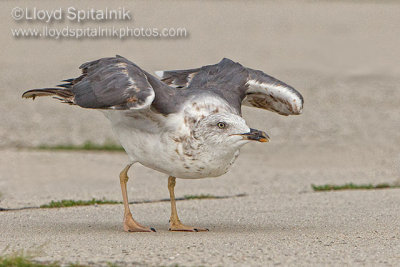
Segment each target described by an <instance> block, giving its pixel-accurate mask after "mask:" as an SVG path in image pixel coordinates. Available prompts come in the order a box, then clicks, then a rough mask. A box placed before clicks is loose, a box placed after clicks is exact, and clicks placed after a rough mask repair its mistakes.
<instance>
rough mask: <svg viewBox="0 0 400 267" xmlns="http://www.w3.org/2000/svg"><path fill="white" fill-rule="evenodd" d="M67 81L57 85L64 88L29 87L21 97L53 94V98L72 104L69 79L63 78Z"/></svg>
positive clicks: (33, 98) (33, 97)
mask: <svg viewBox="0 0 400 267" xmlns="http://www.w3.org/2000/svg"><path fill="white" fill-rule="evenodd" d="M64 81H65V82H68V83H66V84H60V85H58V86H59V87H64V88H41V89H31V90H28V91H26V92H25V93H23V94H22V97H23V98H32V100H35V98H36V97H38V96H53V98H55V99H58V100H61V101H62V102H64V103H68V104H71V105H73V104H74V94H73V93H72V91H71V90H70V87H71V86H70V85H71V83H70V81H69V80H64Z"/></svg>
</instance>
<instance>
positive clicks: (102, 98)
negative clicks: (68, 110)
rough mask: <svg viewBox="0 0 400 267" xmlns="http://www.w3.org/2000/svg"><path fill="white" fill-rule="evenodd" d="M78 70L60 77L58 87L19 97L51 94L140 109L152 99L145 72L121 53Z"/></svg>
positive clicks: (78, 102) (70, 100)
mask: <svg viewBox="0 0 400 267" xmlns="http://www.w3.org/2000/svg"><path fill="white" fill-rule="evenodd" d="M80 69H82V75H81V76H80V77H78V78H75V79H68V80H64V82H66V83H64V84H60V85H58V87H61V88H43V89H33V90H29V91H26V92H25V93H24V94H23V95H22V96H23V97H25V98H35V97H36V96H48V95H53V96H56V98H58V99H60V100H62V101H63V102H66V103H69V104H76V105H79V106H81V107H84V108H97V109H142V108H146V107H149V106H150V105H151V103H152V102H153V100H154V97H155V93H154V90H153V87H152V86H151V84H150V83H149V81H148V79H147V76H146V73H145V72H144V71H143V70H142V69H140V68H139V67H138V66H137V65H135V64H134V63H132V62H131V61H129V60H127V59H125V58H123V57H121V56H116V57H109V58H102V59H99V60H95V61H91V62H87V63H85V64H83V65H81V66H80Z"/></svg>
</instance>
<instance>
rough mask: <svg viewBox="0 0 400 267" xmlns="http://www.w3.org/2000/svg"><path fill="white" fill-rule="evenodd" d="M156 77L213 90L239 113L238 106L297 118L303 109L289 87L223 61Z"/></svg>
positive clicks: (179, 85) (301, 102)
mask: <svg viewBox="0 0 400 267" xmlns="http://www.w3.org/2000/svg"><path fill="white" fill-rule="evenodd" d="M157 74H161V81H164V82H165V83H167V84H169V85H171V84H174V85H177V87H178V88H182V89H186V88H188V89H189V88H198V89H208V90H213V91H214V92H216V93H218V94H219V95H221V96H222V97H224V98H225V99H226V100H227V101H228V102H229V103H230V104H231V105H232V106H233V107H235V108H236V109H237V110H238V111H239V112H240V106H241V105H247V106H252V107H257V108H262V109H267V110H270V111H274V112H277V113H279V114H281V115H297V114H300V113H301V112H302V109H303V102H304V100H303V97H302V96H301V94H300V93H299V92H298V91H296V90H295V89H294V88H293V87H291V86H289V85H287V84H285V83H283V82H281V81H279V80H277V79H275V78H273V77H271V76H269V75H267V74H265V73H264V72H262V71H259V70H253V69H250V68H246V67H243V66H242V65H241V64H239V63H235V62H233V61H232V60H230V59H226V58H224V59H223V60H222V61H221V62H219V63H218V64H215V65H208V66H204V67H202V68H198V69H190V70H179V71H164V72H158V73H157ZM159 76H160V75H159Z"/></svg>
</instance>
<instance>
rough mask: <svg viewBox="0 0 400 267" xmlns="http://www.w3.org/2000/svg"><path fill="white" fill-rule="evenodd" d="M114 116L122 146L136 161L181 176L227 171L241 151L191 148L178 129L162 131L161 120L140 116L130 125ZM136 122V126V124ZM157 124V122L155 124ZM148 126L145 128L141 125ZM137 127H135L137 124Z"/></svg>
mask: <svg viewBox="0 0 400 267" xmlns="http://www.w3.org/2000/svg"><path fill="white" fill-rule="evenodd" d="M106 116H107V117H110V116H113V117H114V118H113V120H112V127H113V130H114V132H115V134H116V135H117V137H118V139H119V141H120V143H121V145H122V146H123V147H124V149H125V151H126V152H127V154H128V155H129V157H130V159H131V160H132V161H133V162H139V163H141V164H142V165H144V166H146V167H149V168H151V169H154V170H157V171H160V172H162V173H165V174H167V175H171V176H175V177H178V178H187V179H197V178H206V177H216V176H220V175H222V174H224V173H226V172H227V171H228V170H229V168H230V167H231V165H232V164H233V163H234V161H235V160H236V158H237V157H238V155H239V150H224V151H215V149H214V148H207V147H204V145H202V144H201V143H197V144H195V145H193V146H191V147H188V144H187V143H185V142H182V140H180V139H179V138H178V136H179V134H177V133H175V132H174V131H165V130H163V131H161V130H160V128H159V127H158V126H157V123H156V122H155V121H156V120H155V121H154V122H151V121H149V120H148V118H146V119H145V118H143V119H142V118H141V116H140V115H138V116H136V117H135V118H134V120H132V121H131V122H130V123H131V124H130V125H127V124H126V123H118V119H116V118H115V116H120V115H118V113H115V112H114V113H111V114H106ZM132 124H135V125H132ZM151 124H153V125H151ZM143 125H145V127H141V126H143ZM133 126H134V127H133Z"/></svg>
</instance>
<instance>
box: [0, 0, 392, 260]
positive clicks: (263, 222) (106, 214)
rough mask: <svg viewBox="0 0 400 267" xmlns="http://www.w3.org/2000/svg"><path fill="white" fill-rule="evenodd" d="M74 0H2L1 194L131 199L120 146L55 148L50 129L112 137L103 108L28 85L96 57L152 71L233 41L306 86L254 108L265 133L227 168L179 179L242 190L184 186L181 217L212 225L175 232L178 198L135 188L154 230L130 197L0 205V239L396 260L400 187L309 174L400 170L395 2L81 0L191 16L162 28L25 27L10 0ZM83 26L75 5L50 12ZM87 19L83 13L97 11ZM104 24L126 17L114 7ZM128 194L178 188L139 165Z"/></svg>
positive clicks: (214, 54)
mask: <svg viewBox="0 0 400 267" xmlns="http://www.w3.org/2000/svg"><path fill="white" fill-rule="evenodd" d="M71 5H72V4H71V3H69V2H68V1H59V2H53V1H32V2H29V1H2V3H1V7H2V8H1V9H0V20H1V24H0V33H1V38H0V47H1V48H2V49H0V58H1V63H2V64H0V69H1V71H0V80H1V85H0V92H1V97H0V122H1V123H0V207H1V208H24V207H32V206H39V205H42V204H47V203H49V202H50V201H52V200H62V199H75V200H80V199H83V200H88V199H91V198H93V197H95V198H103V197H104V198H107V199H112V200H121V195H120V188H119V181H118V173H119V171H120V170H121V169H122V168H123V167H124V166H125V164H126V162H127V157H126V155H125V154H124V153H105V152H54V151H37V150H32V149H30V148H32V147H35V146H37V145H40V144H48V145H55V144H76V145H79V144H82V143H84V142H85V141H88V140H90V141H92V142H95V143H98V144H101V143H103V142H105V141H107V140H111V141H115V138H114V137H113V134H112V132H111V130H110V127H109V125H108V122H107V120H106V119H105V118H103V115H102V114H101V113H100V112H96V111H93V110H82V109H79V108H77V107H71V106H68V105H63V104H60V103H57V101H54V100H52V99H37V100H35V101H34V102H32V101H26V100H22V99H21V98H20V97H21V94H22V92H23V91H24V90H26V89H30V88H40V87H48V86H52V85H56V84H58V81H60V80H62V79H65V78H70V77H75V76H77V75H79V71H78V69H77V67H78V66H79V65H80V64H81V63H83V62H86V61H89V60H93V59H97V58H100V57H103V56H112V55H115V54H120V55H123V56H125V57H127V58H129V59H130V60H132V61H134V62H135V63H137V64H138V65H140V66H141V67H142V68H144V69H146V70H148V71H155V70H159V69H179V68H192V67H198V66H201V65H205V64H212V63H215V62H218V61H219V60H220V59H221V58H223V57H228V58H231V59H233V60H236V61H239V62H240V63H242V64H243V65H245V66H249V67H252V68H255V69H261V70H263V71H265V72H266V73H268V74H270V75H272V76H274V77H276V78H278V79H281V80H283V81H285V82H287V83H288V84H290V85H292V86H294V87H295V88H297V89H298V90H299V91H300V92H301V93H302V94H303V96H304V98H305V107H304V113H303V114H302V115H301V116H295V117H282V116H279V115H276V114H273V113H270V112H265V111H262V110H256V109H250V108H245V109H244V117H245V118H246V120H247V121H248V123H249V125H250V126H251V127H253V128H257V129H263V130H265V131H266V132H267V133H268V134H269V135H270V136H271V138H272V142H271V143H267V144H250V145H248V146H246V147H245V148H244V149H243V150H242V154H241V156H240V157H239V159H238V161H237V163H236V164H235V166H234V167H233V169H232V170H231V171H230V172H229V173H228V174H226V175H224V176H222V177H220V178H217V179H202V180H185V181H182V180H178V181H177V187H176V194H177V196H178V197H182V196H184V195H195V194H196V195H197V194H212V195H216V196H233V195H236V194H246V196H244V197H233V198H227V199H218V200H190V201H180V202H178V204H177V205H178V212H179V213H180V216H181V219H182V221H183V222H184V223H186V224H193V225H198V226H200V227H208V228H209V229H210V232H207V233H170V232H168V231H167V229H168V218H169V212H170V211H169V203H168V202H158V203H148V204H136V205H132V206H131V208H132V210H133V213H134V217H135V218H136V219H137V220H138V221H139V222H141V223H142V224H145V225H149V226H153V227H155V228H156V229H157V230H158V231H157V233H150V234H148V233H140V234H128V233H125V232H123V230H122V215H123V207H122V205H104V206H103V205H100V206H97V207H94V206H91V207H73V208H62V209H24V210H15V211H5V212H0V229H1V231H0V251H2V254H7V253H11V252H13V251H22V250H24V251H30V252H32V251H34V252H35V253H36V254H35V255H36V259H37V260H41V261H53V260H57V261H61V262H63V263H67V262H79V263H83V264H88V263H91V264H93V265H99V264H103V265H106V264H107V262H117V263H119V264H121V265H130V264H131V263H137V264H139V265H152V266H159V265H173V264H179V265H183V266H198V265H204V266H245V265H246V266H248V265H250V266H265V265H277V264H281V265H284V266H286V265H292V266H297V265H300V266H310V265H314V266H316V265H335V266H339V265H340V266H342V265H351V266H357V265H359V266H361V265H363V266H364V265H367V266H376V265H380V266H385V265H388V266H397V265H399V264H400V256H399V255H400V235H399V229H400V212H399V211H400V210H399V203H400V202H399V201H400V194H399V192H400V190H399V189H390V190H369V191H367V190H359V191H340V192H320V193H316V192H313V191H312V190H311V184H328V183H330V184H343V183H347V182H353V183H358V184H363V183H373V184H377V183H381V182H387V183H399V182H400V168H399V167H400V153H399V149H398V147H399V145H400V131H399V126H400V113H399V108H398V105H399V104H398V103H399V97H400V90H399V82H400V78H399V77H400V75H399V74H400V64H399V55H400V16H399V14H400V4H399V3H397V2H395V1H367V2H356V1H348V2H345V1H318V2H316V1H315V2H313V1H281V2H279V3H278V2H272V1H266V2H262V1H251V2H240V1H233V2H229V3H228V2H224V1H218V2H214V1H206V2H203V3H201V2H197V1H188V2H182V1H168V2H167V1H164V2H161V1H160V2H158V1H135V2H125V1H123V2H119V3H116V2H115V3H114V2H113V3H110V2H106V1H96V2H94V1H85V2H79V3H75V4H73V6H75V7H76V8H90V7H95V8H98V9H101V8H105V7H107V6H108V7H109V8H118V7H120V6H124V7H125V8H127V9H130V10H131V11H132V13H133V15H134V21H132V22H130V23H128V24H129V26H137V27H159V28H162V27H185V28H187V30H188V32H189V37H188V38H183V39H170V40H167V39H164V40H157V39H152V40H146V39H141V40H124V41H120V40H115V39H97V40H58V41H55V40H38V39H15V38H13V37H12V36H11V33H10V29H11V28H18V27H24V28H27V27H42V26H43V24H42V23H26V22H20V23H17V22H15V21H13V20H12V19H11V16H10V12H11V9H12V8H13V7H15V6H20V7H34V6H36V7H38V8H46V9H52V8H58V7H63V8H66V7H69V6H71ZM67 25H70V26H74V27H78V26H79V25H80V24H71V23H69V22H67V21H65V22H62V23H55V24H54V25H53V26H56V27H64V26H67ZM98 25H99V24H96V23H85V24H83V26H98ZM101 25H106V26H127V23H126V22H116V21H114V22H106V23H104V24H101ZM129 174H130V176H131V180H130V181H129V183H128V192H129V197H130V200H131V201H141V200H157V199H162V198H167V197H168V190H167V179H166V177H165V175H163V174H160V173H158V172H156V171H153V170H149V169H147V168H145V167H142V166H139V165H137V166H135V167H133V168H132V170H131V171H130V172H129Z"/></svg>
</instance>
